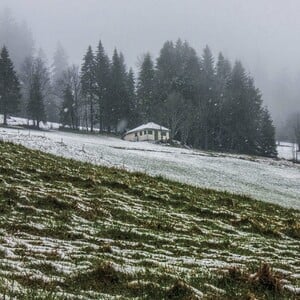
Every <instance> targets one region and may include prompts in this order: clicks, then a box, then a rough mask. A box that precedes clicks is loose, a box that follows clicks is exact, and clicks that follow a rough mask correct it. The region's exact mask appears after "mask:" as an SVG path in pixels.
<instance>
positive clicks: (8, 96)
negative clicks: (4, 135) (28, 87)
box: [0, 47, 21, 125]
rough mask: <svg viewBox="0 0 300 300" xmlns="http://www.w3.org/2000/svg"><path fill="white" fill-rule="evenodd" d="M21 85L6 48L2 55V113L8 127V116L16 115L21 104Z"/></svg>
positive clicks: (0, 58)
mask: <svg viewBox="0 0 300 300" xmlns="http://www.w3.org/2000/svg"><path fill="white" fill-rule="evenodd" d="M20 98H21V95H20V84H19V80H18V78H17V75H16V72H15V70H14V65H13V63H12V61H11V59H10V57H9V54H8V51H7V49H6V47H3V48H2V50H1V53H0V112H1V113H2V114H3V116H4V118H3V123H4V124H5V125H7V115H8V114H9V113H16V112H17V111H18V106H19V104H20Z"/></svg>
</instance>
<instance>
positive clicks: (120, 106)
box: [109, 49, 130, 131]
mask: <svg viewBox="0 0 300 300" xmlns="http://www.w3.org/2000/svg"><path fill="white" fill-rule="evenodd" d="M127 80H128V77H127V72H126V66H125V62H124V56H123V54H122V53H120V54H118V51H117V50H116V49H115V50H114V54H113V59H112V67H111V101H110V109H109V110H110V113H109V117H110V126H111V127H112V128H114V129H115V130H116V131H120V130H123V129H124V125H123V124H125V123H126V121H127V118H128V112H129V105H130V104H129V97H128V89H127V83H128V81H127ZM125 127H126V126H125Z"/></svg>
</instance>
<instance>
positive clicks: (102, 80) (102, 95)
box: [96, 41, 111, 132]
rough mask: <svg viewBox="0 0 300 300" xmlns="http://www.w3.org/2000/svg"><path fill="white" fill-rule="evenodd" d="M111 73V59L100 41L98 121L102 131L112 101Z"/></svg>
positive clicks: (98, 57)
mask: <svg viewBox="0 0 300 300" xmlns="http://www.w3.org/2000/svg"><path fill="white" fill-rule="evenodd" d="M110 73H111V72H110V61H109V58H108V56H107V55H106V53H105V51H104V48H103V46H102V43H101V41H100V42H99V44H98V49H97V54H96V83H97V92H96V94H97V101H98V121H99V124H100V131H101V132H102V131H103V128H104V127H107V120H106V116H107V114H108V113H109V112H108V111H107V110H108V106H109V101H110V98H109V96H110V79H111V74H110Z"/></svg>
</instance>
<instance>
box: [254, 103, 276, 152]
mask: <svg viewBox="0 0 300 300" xmlns="http://www.w3.org/2000/svg"><path fill="white" fill-rule="evenodd" d="M259 131H260V138H259V140H258V152H257V154H258V155H262V156H267V157H277V155H278V153H277V148H276V141H275V127H274V125H273V122H272V119H271V116H270V113H269V111H268V109H267V108H266V107H265V108H263V109H262V110H261V114H260V128H259Z"/></svg>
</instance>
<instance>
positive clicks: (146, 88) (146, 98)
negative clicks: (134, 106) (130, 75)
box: [137, 53, 155, 123]
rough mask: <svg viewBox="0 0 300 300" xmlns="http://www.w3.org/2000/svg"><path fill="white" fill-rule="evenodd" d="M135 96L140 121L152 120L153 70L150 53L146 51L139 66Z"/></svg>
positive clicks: (153, 101)
mask: <svg viewBox="0 0 300 300" xmlns="http://www.w3.org/2000/svg"><path fill="white" fill-rule="evenodd" d="M137 97H138V106H139V111H140V118H141V122H143V123H147V122H150V121H153V120H154V119H155V118H154V111H153V107H154V105H155V70H154V63H153V61H152V58H151V55H150V54H149V53H147V54H146V55H145V56H144V58H143V61H142V63H141V66H140V70H139V74H138V83H137Z"/></svg>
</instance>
